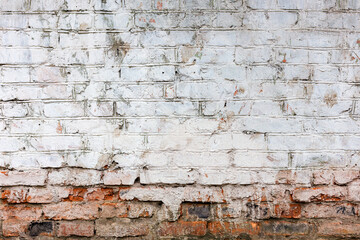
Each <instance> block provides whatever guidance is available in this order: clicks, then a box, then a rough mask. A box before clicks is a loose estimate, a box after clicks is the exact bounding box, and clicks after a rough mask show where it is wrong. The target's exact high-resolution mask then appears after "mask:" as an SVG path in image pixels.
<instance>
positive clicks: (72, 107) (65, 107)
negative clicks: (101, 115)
mask: <svg viewBox="0 0 360 240" xmlns="http://www.w3.org/2000/svg"><path fill="white" fill-rule="evenodd" d="M44 115H45V116H46V117H81V116H84V104H83V103H71V102H65V103H64V102H63V103H48V104H45V105H44Z"/></svg>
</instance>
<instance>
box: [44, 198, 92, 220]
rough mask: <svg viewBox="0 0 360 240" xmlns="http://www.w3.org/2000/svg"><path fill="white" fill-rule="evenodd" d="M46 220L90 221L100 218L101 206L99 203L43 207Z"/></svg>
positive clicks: (61, 204) (59, 204)
mask: <svg viewBox="0 0 360 240" xmlns="http://www.w3.org/2000/svg"><path fill="white" fill-rule="evenodd" d="M43 212H44V217H45V219H54V220H75V219H80V220H81V219H83V220H90V219H95V218H97V217H98V216H99V205H98V204H97V203H85V204H80V203H72V202H61V203H57V204H50V205H44V206H43Z"/></svg>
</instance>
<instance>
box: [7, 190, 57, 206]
mask: <svg viewBox="0 0 360 240" xmlns="http://www.w3.org/2000/svg"><path fill="white" fill-rule="evenodd" d="M1 198H2V199H4V200H5V201H6V202H8V203H51V202H53V201H55V194H54V191H53V190H51V189H39V188H20V189H6V190H3V191H2V192H1Z"/></svg>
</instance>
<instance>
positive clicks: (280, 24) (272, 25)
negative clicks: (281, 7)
mask: <svg viewBox="0 0 360 240" xmlns="http://www.w3.org/2000/svg"><path fill="white" fill-rule="evenodd" d="M259 1H261V0H259ZM297 19H298V16H297V14H296V13H290V12H268V13H264V12H248V13H247V14H246V15H245V18H244V26H245V27H247V28H250V29H281V28H290V27H293V26H295V24H296V22H297Z"/></svg>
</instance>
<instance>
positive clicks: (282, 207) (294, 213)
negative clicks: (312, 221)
mask: <svg viewBox="0 0 360 240" xmlns="http://www.w3.org/2000/svg"><path fill="white" fill-rule="evenodd" d="M275 215H276V216H277V217H279V218H300V217H301V205H300V204H277V205H275Z"/></svg>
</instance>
